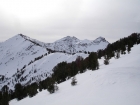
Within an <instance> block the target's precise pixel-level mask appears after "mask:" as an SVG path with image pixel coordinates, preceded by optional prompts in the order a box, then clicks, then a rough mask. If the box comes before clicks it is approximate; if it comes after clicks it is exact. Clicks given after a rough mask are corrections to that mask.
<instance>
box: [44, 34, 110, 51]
mask: <svg viewBox="0 0 140 105" xmlns="http://www.w3.org/2000/svg"><path fill="white" fill-rule="evenodd" d="M108 44H109V42H108V41H106V40H105V38H103V37H99V38H97V39H95V40H93V41H92V40H87V39H85V40H79V39H77V38H76V37H71V36H67V37H64V38H62V39H60V40H57V41H55V42H54V43H48V44H46V47H47V48H49V49H52V50H55V51H63V52H67V53H78V52H85V51H86V52H97V51H98V50H99V49H105V48H106V47H107V45H108Z"/></svg>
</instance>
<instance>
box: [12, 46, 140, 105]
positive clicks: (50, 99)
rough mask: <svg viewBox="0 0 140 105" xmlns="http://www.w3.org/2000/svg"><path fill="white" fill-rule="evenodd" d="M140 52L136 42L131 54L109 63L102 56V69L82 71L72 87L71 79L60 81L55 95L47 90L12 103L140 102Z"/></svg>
mask: <svg viewBox="0 0 140 105" xmlns="http://www.w3.org/2000/svg"><path fill="white" fill-rule="evenodd" d="M139 55H140V45H135V46H134V47H133V48H132V50H131V53H130V54H126V55H123V56H121V58H119V59H114V58H112V59H111V60H110V64H109V65H107V66H106V65H104V64H103V59H101V60H100V61H99V62H100V69H99V70H96V71H87V72H85V73H83V74H78V75H77V76H76V78H77V81H78V84H77V85H76V86H71V79H70V80H67V81H66V82H63V83H61V84H59V85H58V87H59V90H58V91H57V92H56V93H54V94H49V92H47V90H44V91H42V92H40V93H38V94H37V95H36V96H34V97H33V98H29V97H27V98H25V99H23V100H21V101H16V100H12V101H11V102H10V105H39V104H40V105H139V103H140V65H139V62H140V56H139Z"/></svg>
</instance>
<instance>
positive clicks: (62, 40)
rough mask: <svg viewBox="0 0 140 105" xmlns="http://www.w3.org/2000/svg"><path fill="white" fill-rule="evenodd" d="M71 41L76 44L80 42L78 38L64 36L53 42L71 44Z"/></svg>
mask: <svg viewBox="0 0 140 105" xmlns="http://www.w3.org/2000/svg"><path fill="white" fill-rule="evenodd" d="M73 41H76V42H78V41H80V40H79V39H78V38H76V37H74V36H66V37H64V38H62V39H59V40H57V41H55V42H73Z"/></svg>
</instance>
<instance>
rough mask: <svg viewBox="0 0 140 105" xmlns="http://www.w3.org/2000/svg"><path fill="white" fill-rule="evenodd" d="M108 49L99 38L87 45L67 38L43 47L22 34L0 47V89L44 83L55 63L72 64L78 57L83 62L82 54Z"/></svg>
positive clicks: (83, 55) (44, 44)
mask: <svg viewBox="0 0 140 105" xmlns="http://www.w3.org/2000/svg"><path fill="white" fill-rule="evenodd" d="M107 45H108V42H107V41H106V40H105V39H104V38H102V37H99V38H97V39H96V40H94V41H89V40H79V39H77V38H76V37H70V36H67V37H65V38H62V39H60V40H58V41H55V42H54V43H51V44H46V43H43V42H40V41H38V40H35V39H32V38H29V37H27V36H25V35H22V34H19V35H16V36H14V37H12V38H10V39H8V40H7V41H5V42H3V43H0V89H1V88H2V87H3V86H4V85H7V86H8V87H9V88H10V89H12V90H13V89H14V86H15V84H16V83H21V84H22V85H28V84H31V83H33V82H39V81H41V80H44V79H46V78H47V77H48V76H50V74H51V73H52V69H53V68H54V67H55V66H56V65H57V64H58V63H60V62H63V61H66V62H72V61H75V60H76V58H77V57H78V56H81V57H83V58H86V57H87V56H88V54H85V51H86V52H88V51H89V52H91V51H97V50H99V49H105V48H106V46H107ZM52 50H53V53H52ZM54 51H55V52H54ZM61 51H63V52H66V53H63V52H61ZM76 52H78V53H76ZM79 52H80V53H79ZM73 53H75V54H73Z"/></svg>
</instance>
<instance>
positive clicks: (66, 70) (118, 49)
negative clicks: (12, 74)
mask: <svg viewBox="0 0 140 105" xmlns="http://www.w3.org/2000/svg"><path fill="white" fill-rule="evenodd" d="M135 44H140V34H139V33H133V34H131V35H130V36H128V37H125V38H122V39H120V40H118V41H116V42H114V43H112V44H109V45H108V46H107V48H106V49H104V50H99V51H98V52H97V53H95V52H92V53H90V54H89V56H88V57H87V58H86V59H83V58H82V57H80V56H79V57H77V59H76V61H74V62H72V63H67V62H61V63H59V64H58V65H57V66H55V67H54V68H53V73H52V75H51V76H49V77H47V78H46V79H45V80H43V81H40V82H39V83H33V84H31V85H28V86H22V85H21V84H20V83H18V84H16V85H15V90H14V91H12V90H9V89H8V87H7V86H6V85H5V86H4V87H3V88H2V90H1V92H0V105H8V101H9V100H11V99H14V98H17V99H18V100H21V99H23V98H25V97H27V96H29V97H33V96H34V95H36V94H37V93H38V91H42V89H47V90H48V91H49V92H50V93H54V92H55V90H56V89H58V88H57V86H56V83H61V82H64V81H66V80H67V79H69V78H71V77H73V76H75V75H76V74H78V73H83V72H85V71H86V70H87V69H90V70H97V69H99V63H98V59H100V58H101V57H103V56H104V58H105V59H110V58H112V57H115V58H119V55H120V54H125V53H126V51H127V52H128V53H130V51H131V48H132V47H133V45H135ZM37 89H38V91H37Z"/></svg>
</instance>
